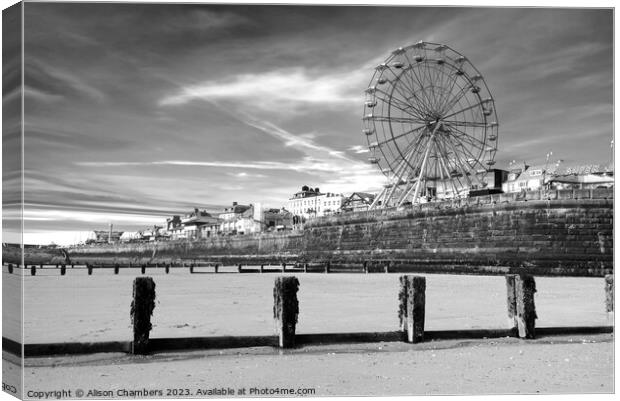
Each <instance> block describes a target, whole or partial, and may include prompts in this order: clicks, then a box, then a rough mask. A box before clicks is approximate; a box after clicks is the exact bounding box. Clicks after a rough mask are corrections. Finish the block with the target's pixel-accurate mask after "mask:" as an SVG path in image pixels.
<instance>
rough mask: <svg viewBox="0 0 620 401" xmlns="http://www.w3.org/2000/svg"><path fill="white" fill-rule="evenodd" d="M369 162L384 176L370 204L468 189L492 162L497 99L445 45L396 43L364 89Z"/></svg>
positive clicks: (478, 185)
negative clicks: (377, 192) (385, 180)
mask: <svg viewBox="0 0 620 401" xmlns="http://www.w3.org/2000/svg"><path fill="white" fill-rule="evenodd" d="M365 93H366V99H365V103H364V116H363V118H362V121H363V128H362V133H363V134H364V135H365V136H366V138H367V141H368V148H369V150H370V152H371V155H370V157H369V159H368V160H369V162H370V163H372V164H375V165H377V166H378V167H379V168H380V169H381V171H382V172H383V174H385V175H386V177H387V179H388V183H387V185H385V186H384V189H383V191H382V192H381V193H380V194H379V195H378V196H377V197H376V198H375V200H374V203H373V204H372V206H371V209H374V208H378V207H388V206H400V205H403V204H404V203H406V202H411V203H416V202H423V201H426V200H429V199H442V198H444V199H445V198H457V197H463V196H467V195H468V193H469V191H470V190H472V189H483V188H485V187H486V186H487V184H486V182H485V176H486V175H487V172H488V170H489V169H490V168H491V166H493V165H494V164H495V160H494V159H495V153H496V152H497V143H498V123H497V115H496V112H495V102H494V99H493V97H492V95H491V92H490V91H489V88H488V87H487V84H486V83H485V81H484V79H483V77H482V75H481V74H480V72H479V71H478V70H477V69H476V67H474V65H473V64H472V63H471V62H469V60H468V59H467V58H466V57H465V56H463V55H462V54H460V53H458V52H456V51H455V50H453V49H451V48H450V47H448V46H446V45H443V44H437V43H430V42H418V43H416V44H414V45H411V46H407V47H399V48H398V49H396V50H394V51H393V52H392V54H391V55H390V56H389V57H388V58H387V59H386V60H385V61H384V62H383V63H381V64H379V65H378V66H377V67H376V68H375V72H374V74H373V77H372V79H371V81H370V85H369V87H368V89H366V91H365Z"/></svg>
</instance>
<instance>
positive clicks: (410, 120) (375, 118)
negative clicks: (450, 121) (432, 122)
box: [370, 115, 426, 124]
mask: <svg viewBox="0 0 620 401" xmlns="http://www.w3.org/2000/svg"><path fill="white" fill-rule="evenodd" d="M370 119H371V120H372V121H375V122H377V121H378V122H390V123H404V124H407V123H410V124H426V121H423V120H420V119H415V118H407V117H393V116H374V115H373V116H372V118H370Z"/></svg>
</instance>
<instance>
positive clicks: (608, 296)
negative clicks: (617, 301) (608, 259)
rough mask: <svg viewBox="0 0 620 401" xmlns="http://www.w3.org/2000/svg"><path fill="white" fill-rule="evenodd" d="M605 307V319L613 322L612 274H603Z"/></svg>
mask: <svg viewBox="0 0 620 401" xmlns="http://www.w3.org/2000/svg"><path fill="white" fill-rule="evenodd" d="M605 307H606V308H605V309H606V310H607V320H608V321H609V322H610V323H612V324H613V322H614V275H613V274H608V275H606V276H605Z"/></svg>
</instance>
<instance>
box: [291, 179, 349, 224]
mask: <svg viewBox="0 0 620 401" xmlns="http://www.w3.org/2000/svg"><path fill="white" fill-rule="evenodd" d="M344 199H345V197H344V196H342V194H335V193H331V192H328V193H321V191H320V189H319V188H310V187H308V186H307V185H304V186H303V187H301V191H299V192H297V193H295V194H294V195H293V196H292V197H291V198H290V199H289V200H288V202H287V207H286V209H287V210H289V211H290V212H291V213H293V215H294V216H296V217H298V218H301V219H302V220H305V219H309V218H313V217H320V216H326V215H330V214H334V213H338V212H340V208H341V206H342V202H343V201H344Z"/></svg>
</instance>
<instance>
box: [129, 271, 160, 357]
mask: <svg viewBox="0 0 620 401" xmlns="http://www.w3.org/2000/svg"><path fill="white" fill-rule="evenodd" d="M153 309H155V282H154V281H153V278H152V277H136V278H135V279H134V281H133V301H131V311H130V314H131V323H132V325H133V342H132V343H131V353H132V354H142V355H144V354H146V353H147V352H148V344H149V332H150V331H151V328H152V327H153V326H152V325H151V315H152V314H153Z"/></svg>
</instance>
